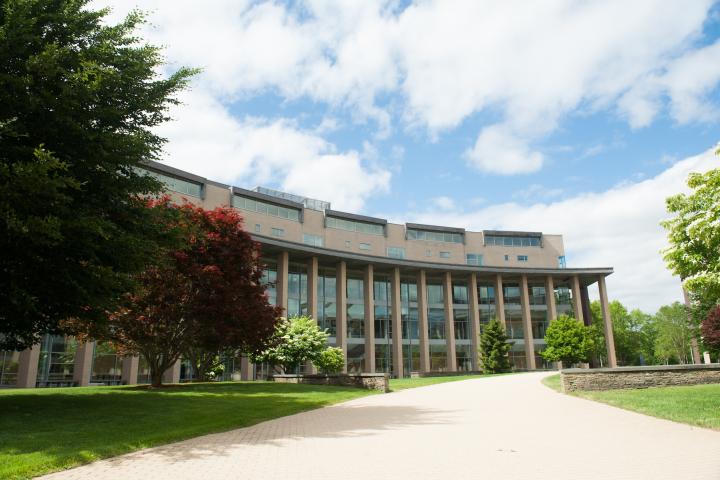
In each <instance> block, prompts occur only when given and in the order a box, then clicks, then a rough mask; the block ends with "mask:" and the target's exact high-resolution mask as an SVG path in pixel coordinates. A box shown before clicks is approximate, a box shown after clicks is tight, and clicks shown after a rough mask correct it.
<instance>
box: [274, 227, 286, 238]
mask: <svg viewBox="0 0 720 480" xmlns="http://www.w3.org/2000/svg"><path fill="white" fill-rule="evenodd" d="M272 235H273V237H284V236H285V230H283V229H282V228H273V229H272Z"/></svg>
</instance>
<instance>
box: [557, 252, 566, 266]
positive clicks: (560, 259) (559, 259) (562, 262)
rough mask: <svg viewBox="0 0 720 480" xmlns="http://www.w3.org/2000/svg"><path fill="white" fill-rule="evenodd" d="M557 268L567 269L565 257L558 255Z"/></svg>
mask: <svg viewBox="0 0 720 480" xmlns="http://www.w3.org/2000/svg"><path fill="white" fill-rule="evenodd" d="M558 268H567V263H566V262H565V255H560V256H559V257H558Z"/></svg>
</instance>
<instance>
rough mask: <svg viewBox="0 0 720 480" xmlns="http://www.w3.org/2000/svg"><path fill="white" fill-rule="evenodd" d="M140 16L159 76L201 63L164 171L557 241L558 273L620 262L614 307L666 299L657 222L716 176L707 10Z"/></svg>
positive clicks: (717, 25)
mask: <svg viewBox="0 0 720 480" xmlns="http://www.w3.org/2000/svg"><path fill="white" fill-rule="evenodd" d="M93 5H94V6H95V5H97V6H101V5H110V6H111V7H112V8H113V12H112V14H111V16H110V18H109V21H110V22H112V21H116V20H117V19H119V18H121V17H122V16H123V15H125V14H126V12H127V11H128V9H129V8H132V6H133V5H132V4H131V3H129V2H107V1H105V2H102V1H97V2H94V4H93ZM135 6H137V7H138V8H140V9H142V10H146V11H149V12H150V21H151V24H150V25H148V26H147V27H146V28H144V29H143V31H142V32H141V33H142V36H143V37H145V38H146V39H147V40H148V41H150V42H153V43H156V44H161V45H164V46H165V54H166V57H167V60H168V65H167V66H166V69H165V72H164V73H167V72H170V71H172V70H173V69H176V68H177V67H178V66H180V65H188V66H197V67H201V68H203V73H202V74H200V75H199V76H198V77H197V78H196V79H195V81H194V82H193V84H192V90H191V91H188V92H186V93H184V94H182V96H181V100H182V101H183V102H184V105H182V106H181V107H179V108H177V109H174V110H173V111H172V112H171V113H172V116H173V118H174V121H173V122H171V123H169V124H167V125H165V126H163V127H162V128H161V129H160V132H161V133H162V134H163V135H165V136H166V137H167V138H168V144H167V148H166V156H165V161H167V162H168V163H169V164H171V165H173V166H176V167H178V168H182V169H185V170H189V171H191V172H194V173H197V174H200V175H204V176H207V177H208V178H212V179H215V180H219V181H223V182H226V183H231V184H234V185H238V186H244V187H254V186H255V185H265V186H270V187H275V188H280V189H283V190H287V191H290V192H293V193H298V194H304V195H308V196H313V197H316V198H320V199H323V200H328V201H331V202H332V204H333V207H334V208H336V209H340V210H348V211H353V212H358V213H364V214H369V215H377V216H383V217H387V218H389V219H391V220H392V221H398V222H404V221H421V222H427V223H440V224H448V225H453V226H459V227H465V228H468V229H473V230H482V229H485V228H498V229H503V228H505V229H527V230H540V231H544V232H547V233H561V234H563V235H564V236H565V246H566V250H567V256H568V265H569V266H574V267H581V266H614V267H615V269H616V273H615V274H614V275H613V276H612V277H611V278H610V279H609V281H608V285H609V290H610V295H611V296H612V297H613V298H618V299H620V300H622V301H623V302H625V303H626V304H628V305H629V306H630V307H638V308H642V309H644V310H646V311H653V310H654V309H656V308H657V307H658V306H659V305H662V304H665V303H670V302H672V301H675V300H679V299H680V289H679V282H678V280H677V279H675V278H673V277H672V275H670V274H669V273H668V272H667V271H666V270H665V268H664V264H663V262H662V259H661V255H660V253H659V251H660V250H661V249H662V248H663V247H664V246H665V236H664V232H663V231H662V229H661V228H660V227H659V226H658V222H659V221H660V219H662V218H663V217H664V215H665V213H664V208H663V200H664V198H665V197H666V196H668V195H670V194H673V193H676V192H678V191H682V190H683V188H684V179H685V177H686V176H687V173H688V172H689V171H692V170H704V169H708V168H712V167H714V166H715V164H716V159H715V157H714V156H713V155H712V154H711V149H712V148H713V147H714V146H715V145H716V144H717V142H718V140H720V128H719V127H720V125H719V124H718V122H719V121H720V91H719V89H718V84H719V82H720V7H719V6H718V4H717V2H712V1H710V0H693V1H688V2H675V1H658V0H653V1H650V0H634V1H633V2H627V1H613V0H598V1H585V2H571V1H568V0H555V1H548V2H524V3H518V2H508V1H503V0H486V1H483V2H478V1H475V0H472V1H471V0H467V1H465V0H453V1H450V0H444V1H440V0H437V1H431V0H428V1H423V2H417V3H416V2H397V1H382V0H362V1H325V2H324V1H319V0H308V1H302V2H291V3H283V2H279V1H278V2H266V1H260V2H250V1H248V2H243V1H235V0H218V1H217V2H214V3H213V5H212V8H208V7H207V5H203V4H201V3H200V2H194V1H190V0H179V1H174V2H162V1H159V0H152V1H150V0H147V1H140V2H138V3H137V5H135Z"/></svg>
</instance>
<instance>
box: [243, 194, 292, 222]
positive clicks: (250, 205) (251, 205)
mask: <svg viewBox="0 0 720 480" xmlns="http://www.w3.org/2000/svg"><path fill="white" fill-rule="evenodd" d="M232 206H233V207H235V208H240V209H242V210H249V211H251V212H257V213H262V214H263V215H270V216H271V217H278V218H287V219H288V220H294V221H296V222H299V221H300V210H297V209H295V208H289V207H283V206H281V205H275V204H273V203H269V202H263V201H261V200H255V199H254V198H247V197H241V196H240V195H233V198H232Z"/></svg>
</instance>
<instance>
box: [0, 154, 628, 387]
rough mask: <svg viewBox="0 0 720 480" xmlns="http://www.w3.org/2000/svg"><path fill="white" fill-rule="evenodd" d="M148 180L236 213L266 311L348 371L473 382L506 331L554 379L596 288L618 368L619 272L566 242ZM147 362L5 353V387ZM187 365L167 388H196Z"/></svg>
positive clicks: (533, 365)
mask: <svg viewBox="0 0 720 480" xmlns="http://www.w3.org/2000/svg"><path fill="white" fill-rule="evenodd" d="M148 172H150V174H152V175H154V176H156V177H157V178H159V179H160V180H162V181H163V182H164V183H165V184H166V185H167V186H168V190H170V191H171V193H172V195H173V196H174V198H176V199H178V200H179V199H180V198H186V199H187V200H188V201H190V202H192V203H194V204H197V205H201V206H203V207H205V208H207V209H212V208H215V207H218V206H224V205H232V206H233V207H235V208H237V209H239V210H240V211H241V213H242V215H243V217H244V218H245V224H246V229H247V230H248V231H249V232H250V233H251V234H252V236H253V238H254V239H255V240H257V241H258V242H260V243H261V244H262V253H263V257H264V259H265V263H266V265H267V268H266V270H265V275H264V278H265V281H266V282H267V283H268V285H269V288H268V294H269V297H270V300H271V302H273V303H275V304H277V305H280V306H282V308H283V309H284V310H285V311H286V312H287V315H288V316H292V315H297V314H307V315H310V316H312V317H313V318H315V319H316V320H317V322H318V324H319V325H320V327H322V328H326V329H328V331H329V333H330V335H331V337H330V342H331V343H332V344H333V345H336V346H338V347H340V348H341V349H342V350H343V352H345V357H346V359H347V362H346V363H347V365H346V370H347V371H348V372H388V373H390V374H392V375H395V376H407V375H409V374H410V373H411V372H456V371H473V370H478V369H479V365H478V355H477V351H478V336H479V332H480V331H481V329H482V326H483V325H484V324H485V323H487V322H488V321H489V320H490V319H492V318H498V319H499V321H500V322H501V323H503V324H504V325H505V327H506V330H507V333H508V337H509V338H510V339H511V340H512V342H513V345H512V349H511V359H512V362H513V364H514V366H515V368H516V369H523V370H524V369H527V370H535V369H543V368H552V365H549V364H548V363H547V362H546V361H545V360H543V359H542V357H541V356H540V355H539V353H540V352H541V351H542V350H543V348H544V347H545V344H544V340H543V339H544V336H545V330H546V328H547V326H548V325H549V322H551V321H552V320H553V319H554V318H556V317H557V315H559V314H562V313H568V314H572V315H574V316H575V317H576V318H578V319H581V320H582V319H585V320H587V319H589V316H590V312H589V300H588V286H590V285H592V284H594V283H597V284H598V288H599V293H600V302H601V306H602V312H603V317H604V322H605V330H606V335H608V333H609V341H608V342H607V346H608V359H609V360H608V362H609V364H610V366H615V363H616V362H615V351H614V344H613V341H612V328H611V319H610V315H609V308H608V299H607V290H606V287H605V277H606V276H607V275H610V274H611V273H612V271H613V270H612V268H567V267H566V264H565V254H564V247H563V239H562V236H560V235H548V234H544V233H541V232H517V231H495V230H485V231H482V232H471V231H466V230H465V229H463V228H456V227H444V226H437V225H422V224H414V223H406V224H404V225H402V224H393V223H389V222H388V221H387V220H385V219H382V218H374V217H367V216H363V215H357V214H354V213H348V212H340V211H337V210H333V209H332V208H331V205H330V203H328V202H323V201H320V200H314V199H311V198H305V197H300V196H297V195H291V194H287V193H284V192H278V191H275V190H271V189H267V188H261V187H258V188H256V189H255V190H246V189H242V188H238V187H231V186H229V185H224V184H221V183H217V182H214V181H211V180H207V179H205V178H203V177H199V176H196V175H192V174H190V173H187V172H183V171H180V170H177V169H175V168H172V167H168V166H165V165H162V164H159V163H152V164H149V165H148ZM257 374H258V372H257V369H256V368H255V366H253V365H251V364H250V363H249V362H248V360H247V359H246V358H237V359H227V366H226V373H225V379H228V380H229V379H240V378H242V379H249V378H253V377H254V376H255V375H257ZM148 375H149V371H148V369H147V365H144V364H143V361H142V359H139V358H137V357H133V358H119V357H118V356H116V355H115V354H114V353H113V352H112V351H111V350H110V349H109V348H108V347H107V346H105V345H102V344H98V343H95V342H93V343H88V344H82V345H77V344H76V343H75V342H74V340H73V339H70V338H64V337H58V336H55V337H51V336H47V337H46V338H45V339H44V341H43V342H42V344H41V345H36V346H35V347H33V348H32V349H28V350H26V351H23V352H0V385H2V386H14V385H16V386H20V387H33V386H54V385H73V384H76V385H87V384H91V383H103V384H119V383H128V384H132V383H138V382H140V383H142V382H144V381H145V382H146V381H148V378H149V377H148ZM190 375H191V372H190V369H189V368H187V366H185V367H183V365H182V363H181V362H179V363H178V364H177V365H176V366H175V367H174V368H172V369H171V370H169V371H168V372H166V378H167V380H168V381H175V382H177V381H179V380H181V379H186V378H190Z"/></svg>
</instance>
